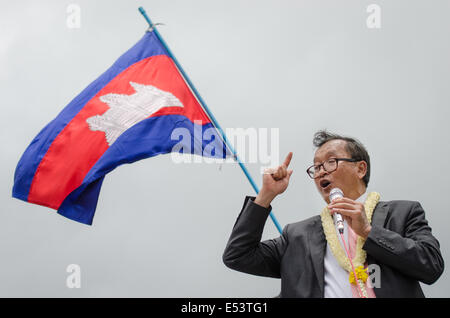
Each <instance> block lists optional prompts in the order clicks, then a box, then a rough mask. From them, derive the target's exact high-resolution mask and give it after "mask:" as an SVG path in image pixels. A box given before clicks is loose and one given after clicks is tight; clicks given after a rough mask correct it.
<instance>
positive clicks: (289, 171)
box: [287, 170, 294, 179]
mask: <svg viewBox="0 0 450 318" xmlns="http://www.w3.org/2000/svg"><path fill="white" fill-rule="evenodd" d="M293 172H294V170H288V171H287V173H288V179H290V178H291V175H292V173H293Z"/></svg>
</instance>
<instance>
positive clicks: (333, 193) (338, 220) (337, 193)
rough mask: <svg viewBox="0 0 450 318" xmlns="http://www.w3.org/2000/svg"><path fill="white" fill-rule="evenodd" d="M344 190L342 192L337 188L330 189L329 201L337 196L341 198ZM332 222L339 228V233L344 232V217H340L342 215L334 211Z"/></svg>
mask: <svg viewBox="0 0 450 318" xmlns="http://www.w3.org/2000/svg"><path fill="white" fill-rule="evenodd" d="M343 197H344V192H342V190H341V189H339V188H333V189H331V191H330V195H329V198H330V203H331V202H333V201H334V200H336V199H338V198H343ZM333 219H334V224H335V225H336V228H337V229H338V230H339V233H341V234H342V233H344V219H343V218H342V215H341V214H340V213H334V214H333Z"/></svg>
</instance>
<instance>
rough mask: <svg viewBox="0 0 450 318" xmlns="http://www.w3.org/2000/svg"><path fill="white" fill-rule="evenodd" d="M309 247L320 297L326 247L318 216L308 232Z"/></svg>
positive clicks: (322, 285) (322, 290)
mask: <svg viewBox="0 0 450 318" xmlns="http://www.w3.org/2000/svg"><path fill="white" fill-rule="evenodd" d="M308 241H309V245H310V246H309V248H310V251H311V259H312V263H313V267H314V271H315V273H316V277H317V280H318V282H319V288H320V292H321V293H322V297H323V295H324V257H325V248H326V246H327V245H326V243H327V241H326V239H325V234H324V233H323V228H322V223H321V221H320V217H319V218H318V220H317V221H316V222H315V223H314V226H313V227H312V229H311V231H310V232H309V240H308Z"/></svg>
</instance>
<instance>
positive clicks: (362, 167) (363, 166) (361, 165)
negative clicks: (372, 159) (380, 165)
mask: <svg viewBox="0 0 450 318" xmlns="http://www.w3.org/2000/svg"><path fill="white" fill-rule="evenodd" d="M356 167H357V169H358V171H357V173H358V177H359V178H360V179H362V178H364V176H365V175H366V173H367V162H365V161H359V162H358V163H357V166H356Z"/></svg>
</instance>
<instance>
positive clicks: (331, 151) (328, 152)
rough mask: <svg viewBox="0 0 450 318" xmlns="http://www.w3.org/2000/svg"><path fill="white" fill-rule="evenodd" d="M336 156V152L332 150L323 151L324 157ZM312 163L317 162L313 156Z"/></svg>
mask: <svg viewBox="0 0 450 318" xmlns="http://www.w3.org/2000/svg"><path fill="white" fill-rule="evenodd" d="M330 155H331V156H336V153H335V152H334V151H333V150H328V151H327V152H326V153H325V158H327V157H328V156H330ZM313 162H314V163H316V162H317V158H314V161H313Z"/></svg>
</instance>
